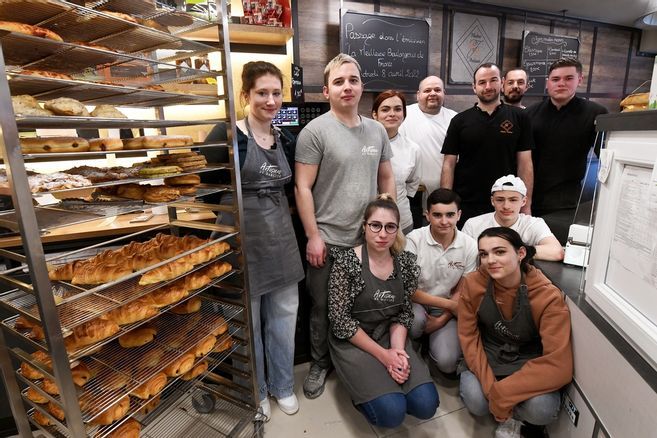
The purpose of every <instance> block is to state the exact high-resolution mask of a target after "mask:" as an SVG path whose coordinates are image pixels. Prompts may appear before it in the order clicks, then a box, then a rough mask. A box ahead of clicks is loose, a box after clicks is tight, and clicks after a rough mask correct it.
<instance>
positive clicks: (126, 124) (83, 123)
mask: <svg viewBox="0 0 657 438" xmlns="http://www.w3.org/2000/svg"><path fill="white" fill-rule="evenodd" d="M119 88H120V87H119ZM38 97H39V98H41V96H38ZM43 100H47V99H43ZM227 122H228V119H225V118H223V119H208V120H139V119H106V118H102V117H74V116H45V117H36V116H22V115H18V116H17V117H16V125H17V126H18V129H29V128H33V129H36V128H40V129H47V128H55V129H66V128H73V129H74V128H84V129H102V128H108V129H111V128H115V129H121V128H173V127H177V126H198V125H216V124H217V123H227ZM225 145H226V144H225V143H220V144H216V143H215V144H207V145H206V144H195V145H194V146H185V147H179V148H166V149H137V150H130V151H128V152H133V153H134V152H139V151H141V150H144V151H146V150H169V149H189V148H197V147H210V146H212V147H215V146H225ZM121 152H126V151H124V150H119V151H101V153H102V154H108V153H112V154H113V153H121ZM93 153H98V152H93ZM68 154H70V153H68ZM68 154H64V155H68ZM32 155H52V154H32Z"/></svg>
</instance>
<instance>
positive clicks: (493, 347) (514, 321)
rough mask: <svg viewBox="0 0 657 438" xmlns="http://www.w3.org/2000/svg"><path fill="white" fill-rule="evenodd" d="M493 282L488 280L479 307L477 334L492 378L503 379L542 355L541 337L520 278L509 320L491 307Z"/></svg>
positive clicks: (493, 299) (495, 305) (494, 306)
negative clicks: (479, 335)
mask: <svg viewBox="0 0 657 438" xmlns="http://www.w3.org/2000/svg"><path fill="white" fill-rule="evenodd" d="M493 291H494V288H493V280H492V279H489V280H488V285H487V286H486V295H484V299H483V300H482V301H481V304H480V305H479V310H478V311H477V318H478V320H479V323H478V325H479V333H480V334H481V340H482V344H483V347H484V351H485V352H486V357H487V358H488V364H489V365H490V367H491V369H492V370H493V374H495V376H497V377H498V378H500V377H506V376H508V375H510V374H513V373H514V372H516V371H518V370H519V369H520V368H521V367H522V366H523V365H524V364H525V362H527V361H528V360H531V359H534V358H536V357H538V356H541V355H542V354H543V344H542V343H541V336H540V334H539V332H538V329H537V328H536V324H534V319H533V318H532V311H531V307H530V304H529V297H528V296H527V285H526V284H525V276H524V274H523V275H522V278H521V280H520V287H519V288H518V293H517V294H516V299H515V305H514V310H513V316H512V317H511V319H510V320H505V319H504V317H503V316H502V313H501V312H500V309H499V307H498V306H497V303H495V296H494V293H493Z"/></svg>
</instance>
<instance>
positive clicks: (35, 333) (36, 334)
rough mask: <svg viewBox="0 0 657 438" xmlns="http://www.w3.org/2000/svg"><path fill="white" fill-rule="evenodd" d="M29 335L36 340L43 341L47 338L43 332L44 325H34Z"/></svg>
mask: <svg viewBox="0 0 657 438" xmlns="http://www.w3.org/2000/svg"><path fill="white" fill-rule="evenodd" d="M29 337H30V338H32V339H34V340H35V341H43V340H44V339H46V334H45V333H44V332H43V327H41V326H40V325H35V326H34V327H32V331H31V332H30V334H29Z"/></svg>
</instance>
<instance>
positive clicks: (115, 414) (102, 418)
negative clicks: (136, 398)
mask: <svg viewBox="0 0 657 438" xmlns="http://www.w3.org/2000/svg"><path fill="white" fill-rule="evenodd" d="M129 409H130V399H129V398H128V396H125V397H123V398H122V399H121V400H119V401H118V402H117V403H115V404H113V405H112V406H110V407H109V408H108V409H107V410H105V411H104V412H103V413H102V414H100V415H99V416H97V417H96V418H94V419H93V420H92V423H94V424H99V425H101V426H106V425H108V424H112V423H113V422H115V421H116V420H120V419H121V418H123V417H125V414H127V413H128V410H129Z"/></svg>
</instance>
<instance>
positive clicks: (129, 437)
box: [107, 418, 141, 438]
mask: <svg viewBox="0 0 657 438" xmlns="http://www.w3.org/2000/svg"><path fill="white" fill-rule="evenodd" d="M140 432H141V424H139V422H138V421H137V420H134V419H132V418H131V419H130V420H128V421H126V422H124V423H123V424H121V425H120V426H119V427H117V428H116V429H115V430H114V431H112V433H110V434H109V435H107V438H139V434H140Z"/></svg>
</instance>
